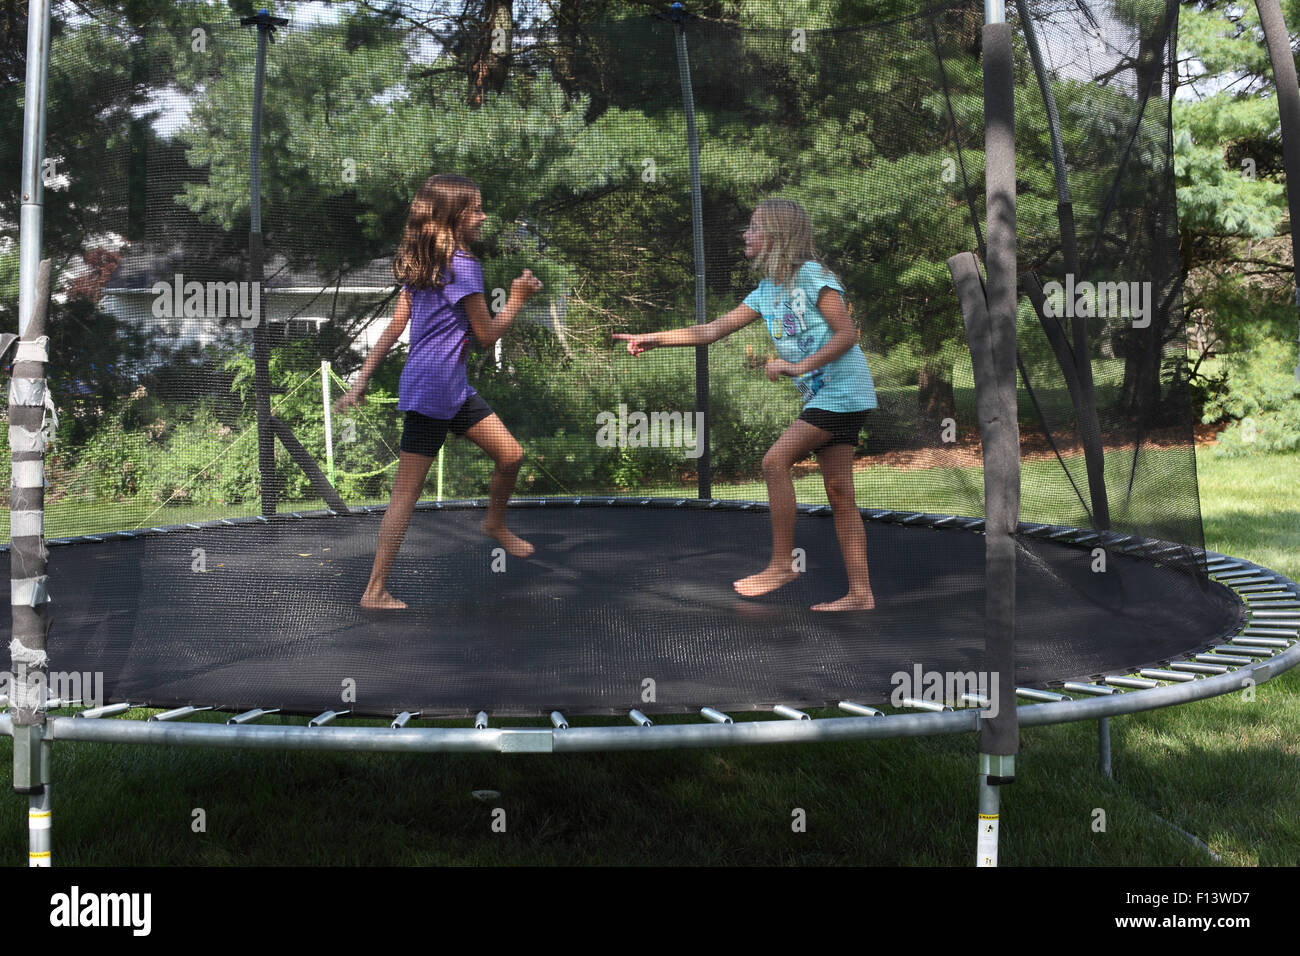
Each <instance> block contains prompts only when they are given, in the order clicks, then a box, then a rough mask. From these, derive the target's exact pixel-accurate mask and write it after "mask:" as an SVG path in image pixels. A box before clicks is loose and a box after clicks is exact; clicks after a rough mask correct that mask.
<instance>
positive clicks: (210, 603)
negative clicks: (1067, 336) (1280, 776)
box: [50, 499, 1246, 717]
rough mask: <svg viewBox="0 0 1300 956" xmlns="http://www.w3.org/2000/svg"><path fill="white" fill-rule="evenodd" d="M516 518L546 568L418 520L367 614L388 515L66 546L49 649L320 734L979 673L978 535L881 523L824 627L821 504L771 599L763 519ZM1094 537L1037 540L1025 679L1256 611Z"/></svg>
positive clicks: (973, 527)
mask: <svg viewBox="0 0 1300 956" xmlns="http://www.w3.org/2000/svg"><path fill="white" fill-rule="evenodd" d="M514 508H515V514H514V516H513V519H512V520H513V523H514V525H515V526H516V527H517V528H518V530H519V532H520V533H521V534H523V535H524V536H525V537H526V538H528V539H529V540H531V541H532V543H533V544H534V545H536V547H537V549H538V551H537V553H536V555H534V557H532V558H530V559H526V560H523V559H506V558H504V557H503V556H502V555H501V554H500V553H499V552H498V553H496V554H494V549H495V542H494V541H492V540H491V539H488V538H486V537H484V536H483V535H482V534H481V533H480V532H479V530H478V523H479V522H480V521H481V520H482V512H481V510H480V509H478V508H476V507H473V505H472V503H464V504H462V505H459V506H451V505H446V506H426V507H422V508H421V509H420V510H419V511H417V513H416V516H415V519H414V520H413V522H412V526H411V529H410V531H409V532H408V537H407V541H406V544H405V545H404V554H405V555H407V556H406V557H405V558H404V559H403V560H402V561H401V562H399V566H398V568H397V571H396V572H395V574H394V577H393V579H392V587H393V589H394V593H396V594H398V595H399V596H402V597H403V598H404V599H405V600H406V601H407V603H408V604H409V605H410V606H411V607H410V610H408V611H401V612H397V611H369V610H365V609H363V608H360V607H358V606H357V595H358V594H360V593H361V591H362V590H363V589H364V587H365V582H366V579H367V577H368V575H369V572H370V562H371V559H372V558H373V555H374V541H375V537H376V534H377V529H378V523H379V522H378V515H377V514H374V513H372V514H362V515H349V516H332V515H329V514H328V513H323V514H317V515H314V516H304V517H301V518H297V519H279V520H276V521H274V522H264V521H261V520H259V519H247V520H243V521H238V522H229V523H217V524H214V525H212V526H209V527H204V528H186V527H178V528H172V529H168V530H165V531H164V530H161V529H160V530H159V531H156V532H149V533H144V534H136V535H132V536H130V537H127V536H125V535H120V536H107V537H105V538H98V539H94V540H81V541H71V542H62V541H56V542H53V544H54V545H55V549H54V553H53V555H52V559H51V565H52V571H53V574H52V577H51V588H52V590H55V591H56V593H58V594H60V595H66V597H64V598H63V599H62V600H61V601H60V608H59V612H60V613H59V618H58V626H57V628H56V630H55V631H54V633H53V634H52V635H51V639H50V653H51V656H52V657H54V658H55V659H57V660H58V661H59V662H60V666H61V667H62V668H63V669H65V670H69V671H73V672H92V671H98V672H102V673H103V681H104V687H103V693H104V697H105V700H104V702H105V703H116V702H130V703H133V704H136V705H144V706H149V707H168V708H172V707H183V706H199V707H212V708H217V709H221V710H236V711H249V710H253V709H255V708H258V709H263V710H268V711H269V710H278V711H282V712H285V713H293V714H302V715H306V716H316V715H318V714H320V713H322V712H324V711H327V710H331V709H333V710H350V711H352V712H353V713H355V714H358V715H372V716H386V717H395V716H397V715H399V714H401V713H403V712H409V713H412V714H419V715H421V716H422V717H450V716H461V717H463V716H474V715H475V714H477V713H479V712H480V711H483V712H487V713H489V714H490V715H492V716H494V717H496V716H527V715H533V716H535V715H545V714H549V713H551V712H552V711H559V712H561V713H564V714H620V715H621V714H627V713H629V712H630V711H632V710H640V711H642V712H644V713H646V714H653V713H657V712H660V713H667V712H678V713H693V712H696V711H698V710H699V709H700V708H701V707H702V706H706V705H707V706H710V707H712V708H713V709H716V710H719V711H723V712H726V711H732V710H741V711H746V710H759V709H763V710H770V709H771V708H772V707H774V706H776V705H787V706H799V707H825V706H834V705H836V704H838V703H839V702H840V701H855V702H858V703H861V704H866V705H873V706H879V705H887V704H888V703H889V702H890V698H891V697H892V696H895V694H896V691H897V689H898V687H899V686H900V685H901V683H902V680H903V679H904V677H905V678H906V680H907V681H908V682H909V683H912V682H913V680H912V678H913V669H914V667H915V666H916V665H921V666H922V668H923V670H924V671H934V672H939V673H954V672H955V673H963V674H964V673H968V672H971V673H973V672H979V671H981V670H983V668H984V663H983V661H984V637H983V621H984V617H985V606H984V603H985V599H984V589H985V580H984V567H983V553H984V536H983V535H982V534H981V533H980V530H981V529H982V522H981V521H979V520H978V519H959V518H956V517H951V516H949V517H941V516H932V515H919V514H917V515H908V514H902V513H887V512H867V513H866V515H865V516H866V518H867V519H868V555H869V559H870V562H871V567H872V582H873V589H874V591H875V594H876V600H877V608H876V610H875V611H871V612H857V613H848V614H817V613H813V612H810V611H809V610H808V608H809V606H810V605H811V604H813V603H816V602H818V601H822V600H826V599H828V598H830V597H832V596H834V595H836V594H837V593H843V591H844V589H845V587H846V581H845V578H844V570H843V567H842V563H841V562H840V560H839V548H838V545H837V543H836V540H835V536H834V531H833V528H832V525H831V521H830V519H829V509H828V508H825V507H822V508H806V509H805V510H804V514H803V515H802V516H801V517H800V519H799V522H798V525H799V527H798V535H799V538H798V540H799V543H800V546H801V547H803V548H804V549H805V551H806V555H807V568H806V571H805V573H804V574H803V575H802V576H801V577H800V578H799V579H798V580H797V581H796V582H795V583H794V584H792V585H790V586H788V587H786V588H783V589H781V590H779V591H777V592H774V593H773V594H772V595H769V596H768V597H766V598H764V599H759V600H750V599H745V598H741V597H739V596H738V595H736V594H735V593H734V591H732V589H731V581H732V580H733V579H734V578H735V577H738V576H740V575H741V574H743V573H748V571H749V570H750V566H751V565H752V564H753V563H754V561H755V555H761V554H762V553H763V551H764V548H765V547H766V545H767V541H768V536H769V533H770V529H769V523H768V520H767V513H766V508H765V507H763V506H760V505H757V504H754V503H740V502H722V501H705V502H701V501H699V500H695V499H678V500H647V499H595V500H591V499H588V500H581V499H579V500H567V501H561V500H554V499H551V500H546V499H542V500H536V501H531V502H530V501H526V500H525V501H521V502H518V503H516V504H515V505H514ZM1095 543H1096V542H1095V536H1093V535H1090V534H1084V533H1081V532H1079V531H1077V530H1072V529H1061V528H1050V527H1043V528H1038V529H1032V528H1026V533H1024V534H1023V535H1022V537H1021V545H1020V547H1021V550H1020V556H1019V563H1018V568H1017V572H1018V573H1017V579H1016V581H1017V592H1018V593H1017V608H1018V611H1017V622H1016V624H1017V629H1018V631H1019V632H1020V633H1021V634H1022V635H1023V636H1022V637H1021V639H1020V641H1019V643H1018V647H1017V670H1016V684H1017V686H1020V687H1024V688H1039V689H1050V688H1060V687H1061V686H1062V685H1063V684H1065V683H1066V682H1072V681H1073V682H1087V681H1091V680H1097V679H1100V678H1104V677H1107V676H1112V677H1115V676H1122V675H1125V674H1129V673H1133V672H1136V671H1139V670H1141V669H1143V668H1151V667H1158V666H1163V665H1168V664H1169V662H1171V661H1179V660H1186V659H1188V658H1192V657H1194V656H1195V655H1196V654H1198V653H1201V652H1205V651H1207V650H1209V649H1210V648H1212V647H1214V646H1216V645H1218V644H1222V643H1224V642H1227V641H1230V640H1232V639H1234V638H1235V637H1236V636H1237V635H1238V633H1239V632H1240V631H1241V630H1242V628H1243V627H1244V624H1245V622H1246V608H1245V605H1243V603H1242V602H1241V601H1240V600H1239V599H1237V598H1236V597H1235V595H1234V594H1233V593H1232V592H1231V591H1230V590H1229V589H1228V588H1226V587H1224V586H1223V585H1220V584H1217V583H1207V582H1206V581H1205V580H1204V579H1203V578H1201V577H1199V576H1198V575H1196V574H1193V573H1189V572H1188V571H1187V570H1186V569H1184V568H1181V567H1180V566H1179V563H1178V562H1177V561H1176V560H1174V558H1175V557H1176V556H1178V555H1180V554H1182V553H1183V551H1184V549H1182V548H1178V547H1176V546H1172V545H1163V546H1162V545H1160V544H1151V545H1149V546H1148V547H1146V548H1145V549H1143V548H1141V547H1131V548H1130V550H1129V552H1128V553H1124V552H1122V551H1119V552H1116V553H1115V555H1114V556H1113V558H1112V560H1111V561H1110V562H1109V564H1108V566H1107V568H1106V570H1105V571H1104V572H1100V573H1099V572H1098V571H1096V570H1094V565H1095V562H1096V559H1095V557H1094V556H1093V554H1092V546H1093V545H1095ZM199 552H201V553H202V555H203V569H202V570H198V571H196V570H195V569H194V565H195V559H194V555H195V554H196V553H199ZM1162 557H1164V558H1166V561H1164V562H1162V561H1161V558H1162ZM900 675H903V676H900ZM646 681H650V682H652V683H651V684H649V685H647V684H646V683H645V682H646ZM647 687H652V688H653V692H652V693H648V692H647ZM908 696H916V697H920V696H921V694H920V689H919V688H917V689H916V692H915V694H912V693H909V694H908ZM949 703H953V702H951V701H950V702H949Z"/></svg>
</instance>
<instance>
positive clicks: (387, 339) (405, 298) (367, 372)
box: [334, 289, 411, 412]
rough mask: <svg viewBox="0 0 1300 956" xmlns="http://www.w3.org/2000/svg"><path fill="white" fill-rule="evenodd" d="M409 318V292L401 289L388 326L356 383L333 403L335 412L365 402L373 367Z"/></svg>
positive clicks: (363, 365)
mask: <svg viewBox="0 0 1300 956" xmlns="http://www.w3.org/2000/svg"><path fill="white" fill-rule="evenodd" d="M410 320H411V293H409V292H407V291H406V290H405V289H403V290H402V291H401V292H400V293H399V294H398V296H397V308H395V309H394V310H393V317H392V319H391V320H389V323H388V328H386V329H384V333H383V335H381V336H379V341H378V342H376V343H375V347H374V348H372V349H371V350H370V354H369V355H367V356H366V360H365V362H364V363H363V364H362V366H361V371H360V372H358V373H357V380H356V383H355V384H354V385H353V386H352V388H351V389H349V390H348V392H347V393H345V394H344V395H341V396H340V397H339V400H338V401H337V402H335V403H334V410H335V411H336V412H341V411H343V410H344V409H345V408H347V407H348V406H349V405H356V404H365V394H366V385H367V384H368V383H369V382H370V376H371V375H374V374H375V369H377V368H379V363H380V362H382V361H383V360H384V358H385V357H386V356H387V355H388V352H389V350H390V349H392V347H393V346H394V345H395V344H396V343H397V340H398V339H400V338H401V337H402V332H403V331H405V329H406V323H407V322H409V321H410Z"/></svg>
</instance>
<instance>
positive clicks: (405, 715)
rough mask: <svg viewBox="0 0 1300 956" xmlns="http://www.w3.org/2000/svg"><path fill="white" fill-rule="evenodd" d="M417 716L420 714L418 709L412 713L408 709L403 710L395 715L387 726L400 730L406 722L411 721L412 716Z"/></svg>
mask: <svg viewBox="0 0 1300 956" xmlns="http://www.w3.org/2000/svg"><path fill="white" fill-rule="evenodd" d="M419 716H420V712H419V711H418V710H417V711H415V712H414V713H412V712H411V711H409V710H404V711H402V712H401V713H400V714H398V715H397V716H396V717H394V718H393V722H392V723H391V724H389V725H388V726H390V727H392V728H393V729H394V730H401V729H402V728H403V727H405V726H406V725H407V724H409V723H410V722H411V719H412V718H414V717H419Z"/></svg>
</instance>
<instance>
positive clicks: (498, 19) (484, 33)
mask: <svg viewBox="0 0 1300 956" xmlns="http://www.w3.org/2000/svg"><path fill="white" fill-rule="evenodd" d="M483 12H484V17H483V20H482V28H481V31H480V33H479V42H478V48H477V50H476V51H475V52H474V54H473V60H472V62H471V63H470V66H469V102H470V105H471V106H482V105H483V100H484V99H485V98H486V97H487V95H488V94H489V93H500V92H501V90H502V89H503V88H504V87H505V85H506V79H507V78H508V77H509V76H510V35H511V31H512V29H513V27H514V11H513V4H512V0H487V3H486V4H484V11H483Z"/></svg>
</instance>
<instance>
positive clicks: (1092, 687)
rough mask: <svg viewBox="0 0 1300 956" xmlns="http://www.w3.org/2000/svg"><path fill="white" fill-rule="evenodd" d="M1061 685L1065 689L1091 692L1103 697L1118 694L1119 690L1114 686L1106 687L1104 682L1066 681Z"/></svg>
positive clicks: (1082, 692)
mask: <svg viewBox="0 0 1300 956" xmlns="http://www.w3.org/2000/svg"><path fill="white" fill-rule="evenodd" d="M1061 686H1062V687H1064V688H1065V690H1072V691H1074V692H1075V693H1077V694H1092V695H1094V696H1096V697H1105V696H1107V695H1109V694H1118V693H1119V691H1117V690H1115V688H1114V687H1107V686H1105V685H1104V684H1085V683H1082V682H1080V681H1072V680H1070V681H1066V682H1065V683H1064V684H1063V685H1061Z"/></svg>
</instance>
